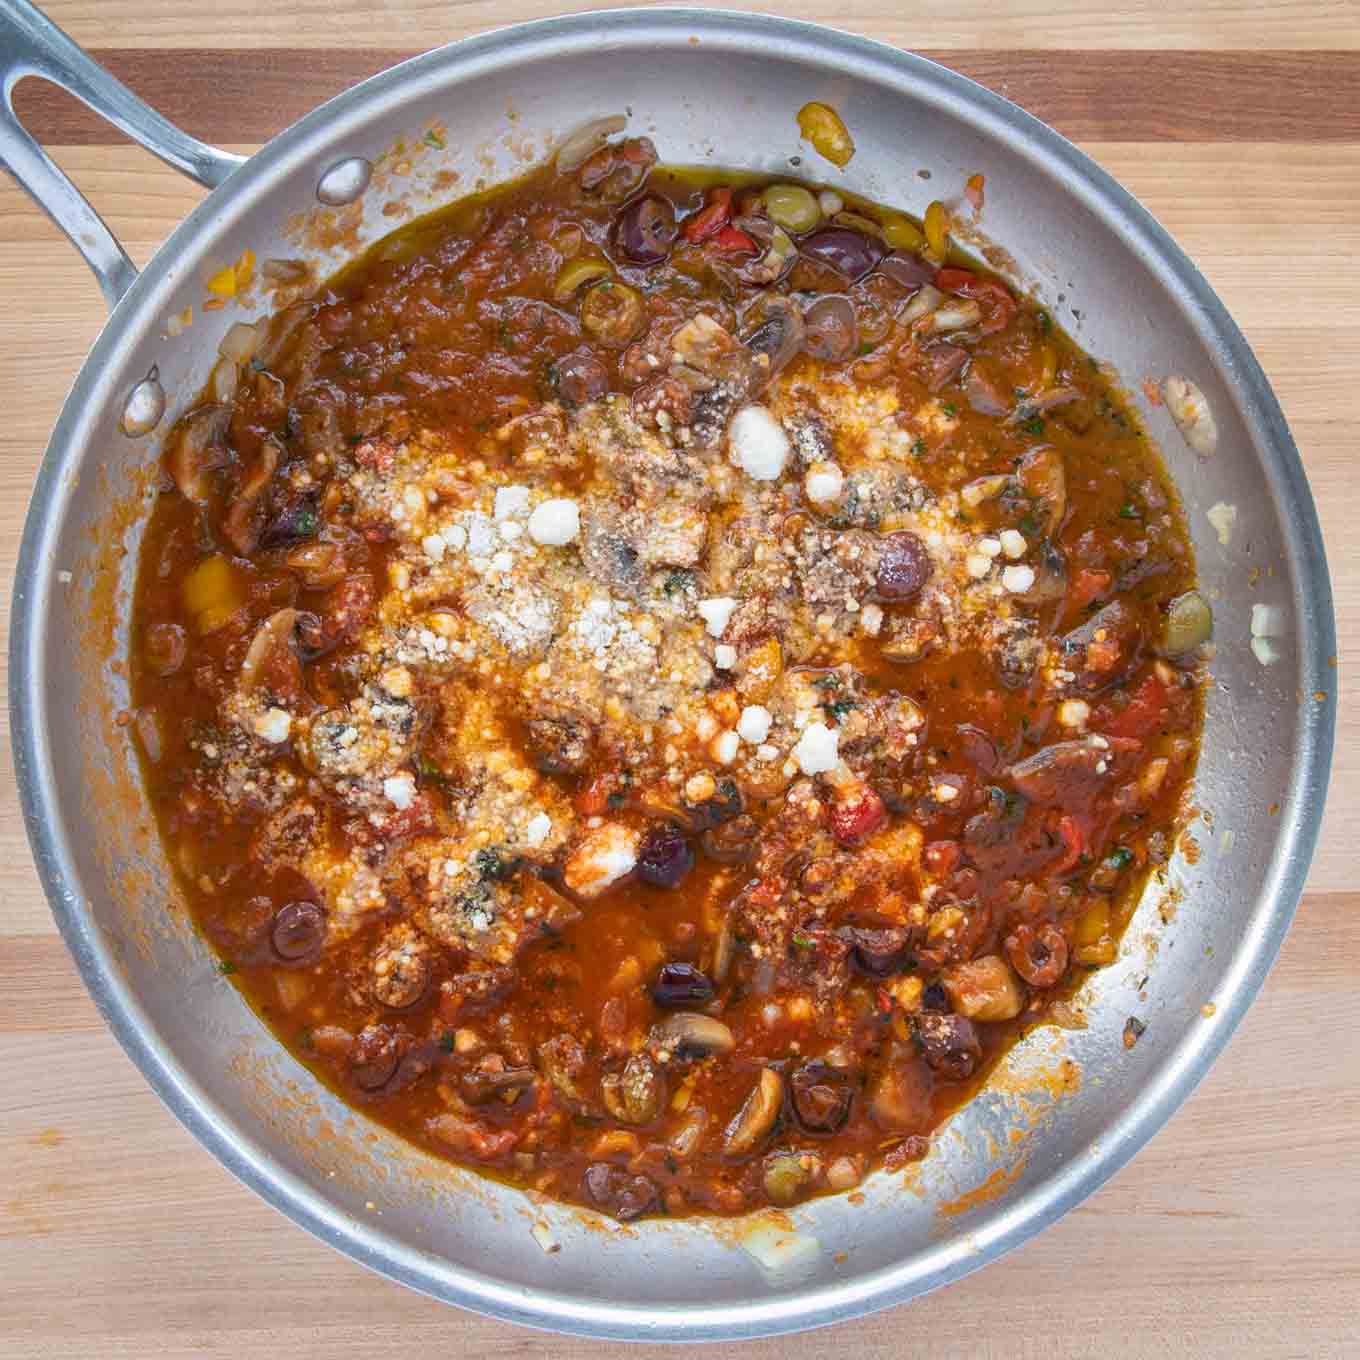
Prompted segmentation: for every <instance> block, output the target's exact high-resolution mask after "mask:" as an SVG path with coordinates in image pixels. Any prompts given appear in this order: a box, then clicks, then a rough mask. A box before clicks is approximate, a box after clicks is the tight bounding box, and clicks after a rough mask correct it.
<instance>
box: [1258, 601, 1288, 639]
mask: <svg viewBox="0 0 1360 1360" xmlns="http://www.w3.org/2000/svg"><path fill="white" fill-rule="evenodd" d="M1284 631H1285V627H1284V610H1283V609H1281V608H1280V606H1279V605H1277V604H1254V605H1252V607H1251V635H1252V637H1254V638H1266V637H1283V635H1284Z"/></svg>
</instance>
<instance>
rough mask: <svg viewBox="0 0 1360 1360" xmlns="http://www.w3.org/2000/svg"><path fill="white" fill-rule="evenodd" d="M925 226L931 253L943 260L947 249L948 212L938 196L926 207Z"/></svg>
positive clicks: (927, 243) (937, 258)
mask: <svg viewBox="0 0 1360 1360" xmlns="http://www.w3.org/2000/svg"><path fill="white" fill-rule="evenodd" d="M925 228H926V245H927V246H928V247H929V248H930V253H931V255H932V256H933V257H934V258H935V259H936V260H939V261H941V262H943V260H944V257H945V254H946V252H947V251H948V250H949V214H948V213H947V212H946V211H945V206H944V204H943V203H941V202H940V200H939V199H938V198H937V199H936V200H935V201H934V202H933V203H932V204H931V205H930V207H928V208H927V209H926V217H925Z"/></svg>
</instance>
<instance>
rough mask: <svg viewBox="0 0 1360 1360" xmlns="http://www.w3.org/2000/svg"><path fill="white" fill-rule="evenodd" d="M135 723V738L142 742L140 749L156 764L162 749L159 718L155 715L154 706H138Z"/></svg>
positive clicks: (158, 761)
mask: <svg viewBox="0 0 1360 1360" xmlns="http://www.w3.org/2000/svg"><path fill="white" fill-rule="evenodd" d="M135 725H136V728H137V739H138V741H140V742H141V743H142V750H143V751H145V752H146V758H147V759H148V760H149V761H150V762H151V763H152V764H153V765H158V764H159V763H160V758H161V754H162V750H161V724H160V719H159V718H157V716H156V710H155V709H154V708H139V709H138V710H137V717H136V719H135Z"/></svg>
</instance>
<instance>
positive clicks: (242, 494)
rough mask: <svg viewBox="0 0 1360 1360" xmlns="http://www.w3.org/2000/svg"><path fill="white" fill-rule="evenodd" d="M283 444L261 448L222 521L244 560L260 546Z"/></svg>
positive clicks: (270, 441)
mask: <svg viewBox="0 0 1360 1360" xmlns="http://www.w3.org/2000/svg"><path fill="white" fill-rule="evenodd" d="M280 452H281V449H280V447H279V443H278V441H277V440H274V439H266V440H265V441H264V442H263V443H262V444H261V445H260V456H259V458H258V460H257V461H256V463H255V466H254V467H253V468H252V469H251V470H250V475H249V476H248V477H246V478H245V479H244V480H243V481H242V482H241V484H240V485H239V486H238V487H237V488H236V494H235V496H234V497H233V498H232V502H231V508H230V509H229V510H228V511H227V514H226V518H225V519H224V520H223V521H222V531H223V533H225V534H226V536H227V538H228V540H229V541H230V543H231V545H232V547H233V548H235V549H236V551H237V552H238V553H240V554H241V556H242V557H249V556H250V554H251V553H253V552H254V551H255V549H256V548H258V547H259V546H260V537H261V535H262V534H263V532H264V524H265V493H266V492H267V491H268V490H269V483H270V482H271V481H272V480H273V477H274V473H275V471H276V470H277V468H278V466H279V454H280Z"/></svg>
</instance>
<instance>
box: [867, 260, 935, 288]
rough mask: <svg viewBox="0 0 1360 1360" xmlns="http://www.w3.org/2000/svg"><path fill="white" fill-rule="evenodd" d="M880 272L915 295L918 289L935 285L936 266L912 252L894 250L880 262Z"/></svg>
mask: <svg viewBox="0 0 1360 1360" xmlns="http://www.w3.org/2000/svg"><path fill="white" fill-rule="evenodd" d="M878 272H879V273H880V274H883V275H886V277H888V278H890V279H891V280H892V281H893V282H894V283H895V284H897V285H898V286H899V287H901V288H905V289H906V290H907V292H909V293H914V292H915V291H916V290H917V289H918V288H923V287H925V285H926V284H928V283H933V282H934V279H935V266H934V265H933V264H930V263H929V262H928V261H926V260H923V259H922V258H921V257H920V256H919V255H915V254H913V253H911V252H910V251H905V250H894V251H893V252H892V254H890V255H885V256H884V257H883V259H882V260H881V261H879V265H878Z"/></svg>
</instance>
